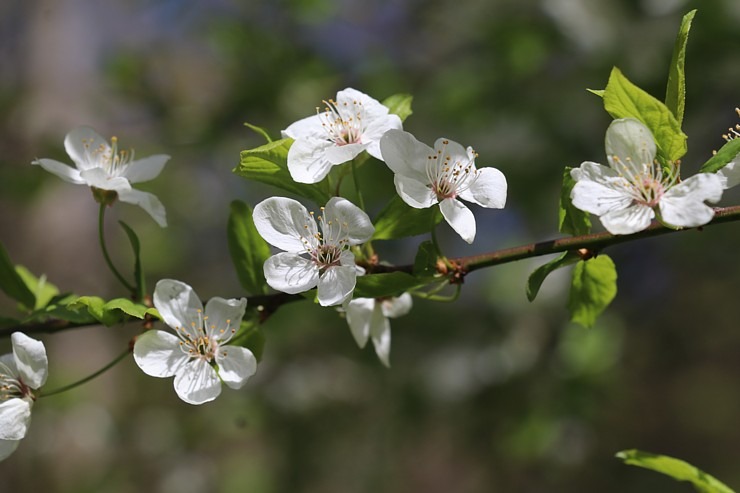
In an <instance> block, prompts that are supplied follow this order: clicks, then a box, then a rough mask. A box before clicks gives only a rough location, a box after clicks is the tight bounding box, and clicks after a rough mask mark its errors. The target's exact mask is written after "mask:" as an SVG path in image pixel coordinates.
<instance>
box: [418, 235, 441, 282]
mask: <svg viewBox="0 0 740 493" xmlns="http://www.w3.org/2000/svg"><path fill="white" fill-rule="evenodd" d="M438 258H439V255H438V254H437V249H436V248H434V243H433V242H432V241H430V240H427V241H423V242H422V243H421V245H419V249H418V250H417V251H416V257H415V258H414V275H415V276H417V277H432V276H434V275H436V274H437V259H438Z"/></svg>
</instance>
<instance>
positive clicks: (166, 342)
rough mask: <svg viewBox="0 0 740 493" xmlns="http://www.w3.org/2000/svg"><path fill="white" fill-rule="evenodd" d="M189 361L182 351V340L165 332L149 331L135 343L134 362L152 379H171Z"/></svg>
mask: <svg viewBox="0 0 740 493" xmlns="http://www.w3.org/2000/svg"><path fill="white" fill-rule="evenodd" d="M189 360H190V358H189V356H188V355H187V354H185V353H184V352H183V351H182V349H181V341H180V339H179V338H178V337H177V336H174V335H172V334H170V333H169V332H165V331H163V330H148V331H146V332H144V333H143V334H141V335H140V336H139V337H137V338H136V342H135V343H134V361H135V362H136V365H137V366H138V367H139V368H141V371H143V372H144V373H146V374H147V375H149V376H151V377H158V378H166V377H171V376H173V375H175V374H177V372H179V371H180V370H181V369H182V367H183V366H184V365H185V364H186V363H187V362H188V361H189Z"/></svg>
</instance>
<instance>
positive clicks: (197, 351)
mask: <svg viewBox="0 0 740 493" xmlns="http://www.w3.org/2000/svg"><path fill="white" fill-rule="evenodd" d="M197 315H198V319H197V322H196V321H192V322H190V329H189V330H188V329H185V328H184V327H177V328H176V329H175V332H176V333H177V336H178V337H179V338H180V350H181V351H182V352H183V353H185V354H187V355H188V356H190V357H191V358H198V359H203V360H205V361H208V362H209V363H210V362H213V360H214V359H215V358H216V353H217V352H218V348H219V346H221V345H222V344H226V343H227V342H229V340H230V339H231V338H232V337H233V336H234V334H235V333H236V328H235V327H232V326H231V320H228V319H227V320H226V326H225V327H221V328H218V327H216V325H215V324H211V325H210V326H209V325H208V316H204V315H203V311H202V310H198V311H197Z"/></svg>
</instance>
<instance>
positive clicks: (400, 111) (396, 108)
mask: <svg viewBox="0 0 740 493" xmlns="http://www.w3.org/2000/svg"><path fill="white" fill-rule="evenodd" d="M413 99H414V97H413V96H412V95H411V94H394V95H393V96H390V97H388V98H386V99H385V100H384V101H383V106H385V107H386V108H388V112H389V113H393V114H394V115H398V117H399V118H400V119H401V121H405V120H406V118H408V117H409V116H411V114H412V113H413V111H411V101H413Z"/></svg>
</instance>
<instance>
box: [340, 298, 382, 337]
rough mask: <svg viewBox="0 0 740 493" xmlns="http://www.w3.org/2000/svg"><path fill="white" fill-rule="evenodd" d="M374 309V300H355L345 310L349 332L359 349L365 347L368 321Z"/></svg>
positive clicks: (368, 331)
mask: <svg viewBox="0 0 740 493" xmlns="http://www.w3.org/2000/svg"><path fill="white" fill-rule="evenodd" d="M374 308H375V299H374V298H355V299H354V300H352V301H350V302H349V304H348V305H347V307H346V308H345V311H346V313H347V324H348V325H349V330H350V332H352V336H353V337H354V338H355V342H356V343H357V345H358V346H360V347H361V348H363V347H365V344H367V340H368V338H369V337H370V319H371V318H372V316H373V309H374Z"/></svg>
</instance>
